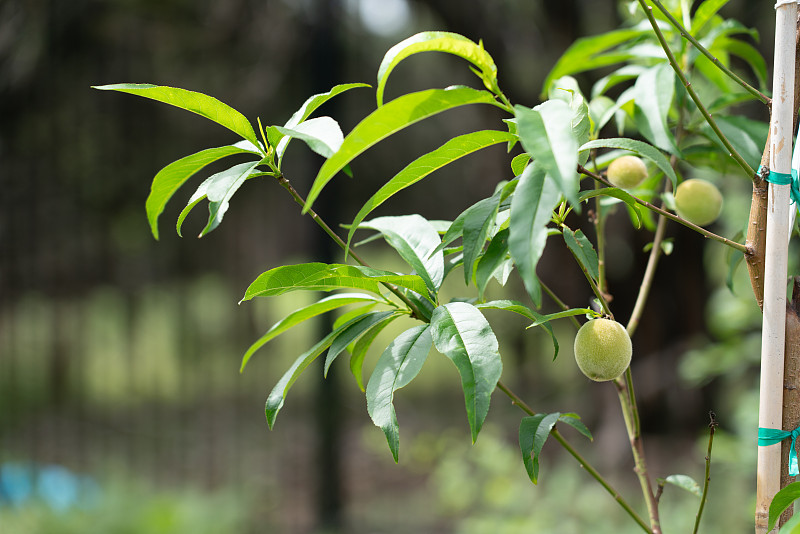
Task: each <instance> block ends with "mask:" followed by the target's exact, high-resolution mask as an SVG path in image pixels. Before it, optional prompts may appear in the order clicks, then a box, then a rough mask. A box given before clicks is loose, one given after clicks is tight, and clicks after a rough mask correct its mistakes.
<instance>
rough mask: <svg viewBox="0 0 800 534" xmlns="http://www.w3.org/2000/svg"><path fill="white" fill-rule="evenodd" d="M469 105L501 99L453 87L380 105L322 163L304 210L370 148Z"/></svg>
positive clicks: (410, 95) (411, 94) (494, 102)
mask: <svg viewBox="0 0 800 534" xmlns="http://www.w3.org/2000/svg"><path fill="white" fill-rule="evenodd" d="M466 104H494V105H497V101H496V100H495V98H494V95H492V94H491V93H489V92H487V91H478V90H476V89H471V88H469V87H451V88H448V89H428V90H427V91H419V92H417V93H409V94H407V95H403V96H401V97H399V98H396V99H394V100H392V101H391V102H389V103H387V104H385V105H384V106H381V107H379V108H378V109H376V110H375V111H373V112H372V113H370V114H369V115H367V116H366V117H365V118H364V120H362V121H361V122H360V123H358V124H357V125H356V127H355V128H353V131H352V132H350V133H349V134H347V137H345V138H344V142H343V143H342V146H341V148H340V149H339V151H338V152H336V153H335V154H334V155H333V156H331V157H330V158H328V160H327V161H325V163H324V164H323V165H322V168H320V170H319V172H318V173H317V177H316V178H315V179H314V183H313V185H312V186H311V191H310V192H309V194H308V198H307V199H306V205H305V208H303V211H304V212H306V211H308V209H309V208H310V207H311V206H312V205H313V204H314V200H316V198H317V196H319V194H320V192H321V191H322V188H324V187H325V184H327V183H328V182H329V181H330V180H331V178H333V176H334V175H335V174H336V173H337V172H339V171H340V170H342V169H343V168H344V167H345V166H346V165H347V164H348V163H350V162H351V161H353V160H354V159H355V158H356V157H357V156H358V155H359V154H361V153H362V152H364V151H365V150H367V149H368V148H369V147H371V146H373V145H374V144H376V143H378V142H379V141H381V140H382V139H385V138H386V137H389V136H390V135H392V134H393V133H396V132H398V131H400V130H402V129H403V128H405V127H407V126H410V125H412V124H414V123H416V122H419V121H421V120H423V119H426V118H428V117H431V116H433V115H436V114H437V113H441V112H442V111H446V110H448V109H452V108H456V107H459V106H464V105H466Z"/></svg>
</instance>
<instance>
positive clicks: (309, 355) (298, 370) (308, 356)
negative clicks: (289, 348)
mask: <svg viewBox="0 0 800 534" xmlns="http://www.w3.org/2000/svg"><path fill="white" fill-rule="evenodd" d="M357 320H358V319H352V320H351V321H348V322H347V323H345V324H343V325H341V326H339V327H338V328H335V329H334V330H333V331H332V332H330V333H329V334H328V335H327V336H325V337H324V338H322V340H321V341H320V342H319V343H317V344H316V345H314V346H313V347H311V348H310V349H308V350H307V351H306V352H304V353H303V354H301V355H300V356H299V357H298V358H297V359H296V360H295V361H294V363H293V364H292V366H291V367H289V370H288V371H286V372H285V373H284V374H283V376H282V377H281V379H280V380H279V381H278V383H277V384H276V385H275V387H274V388H272V391H271V392H270V394H269V397H267V403H266V406H265V408H264V414H265V415H266V416H267V424H268V425H269V427H270V428H272V427H273V425H274V424H275V418H276V417H278V412H279V411H280V409H281V408H282V407H283V402H284V400H286V394H287V393H289V388H291V387H292V384H294V383H295V381H296V380H297V379H298V377H299V376H300V375H301V374H302V373H303V371H305V370H306V368H307V367H308V366H309V365H311V363H312V362H313V361H314V360H316V359H317V357H318V356H319V355H320V354H322V353H323V352H325V349H327V348H328V347H330V346H331V343H333V341H334V340H335V339H336V338H337V337H338V336H339V334H341V333H342V331H344V330H345V329H346V328H348V327H349V326H350V325H351V324H353V323H354V322H355V321H357Z"/></svg>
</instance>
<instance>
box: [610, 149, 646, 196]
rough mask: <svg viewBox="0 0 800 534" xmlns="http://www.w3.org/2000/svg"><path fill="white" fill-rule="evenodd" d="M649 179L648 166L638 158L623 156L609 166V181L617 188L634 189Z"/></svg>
mask: <svg viewBox="0 0 800 534" xmlns="http://www.w3.org/2000/svg"><path fill="white" fill-rule="evenodd" d="M645 178H647V166H646V165H645V164H644V161H642V160H641V159H639V158H637V157H636V156H622V157H621V158H617V159H615V160H614V161H612V162H611V165H609V166H608V181H609V182H611V183H612V184H613V185H614V186H615V187H620V188H622V189H632V188H634V187H636V186H638V185H639V184H641V183H642V182H643V181H644V180H645Z"/></svg>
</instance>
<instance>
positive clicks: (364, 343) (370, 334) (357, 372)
mask: <svg viewBox="0 0 800 534" xmlns="http://www.w3.org/2000/svg"><path fill="white" fill-rule="evenodd" d="M426 302H427V301H426ZM398 317H400V316H399V315H397V314H394V315H390V316H389V317H387V318H386V319H384V320H383V321H381V322H379V323H378V324H376V325H373V326H372V328H370V329H369V330H367V331H366V332H364V335H363V336H361V337H360V338H358V341H356V342H355V343H354V344H353V347H352V349H351V350H350V354H351V356H350V372H351V373H352V374H353V377H354V378H355V379H356V384H358V389H360V390H361V391H364V378H363V376H362V368H363V366H364V358H366V356H367V351H368V350H369V348H370V346H371V345H372V342H373V341H375V338H376V337H378V334H380V333H381V332H382V331H383V329H384V328H386V327H387V326H389V324H391V322H392V321H394V320H395V319H397V318H398Z"/></svg>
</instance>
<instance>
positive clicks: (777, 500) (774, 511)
mask: <svg viewBox="0 0 800 534" xmlns="http://www.w3.org/2000/svg"><path fill="white" fill-rule="evenodd" d="M797 499H800V482H792V483H791V484H789V485H787V486H786V487H785V488H783V489H782V490H780V491H779V492H778V493H776V494H775V497H773V498H772V502H771V503H770V505H769V526H768V527H767V532H771V531H772V529H773V528H774V527H775V524H776V523H777V522H778V519H779V518H780V517H781V514H782V513H783V512H785V511H786V509H787V508H789V507H790V506H791V505H792V503H793V502H794V501H796V500H797Z"/></svg>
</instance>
